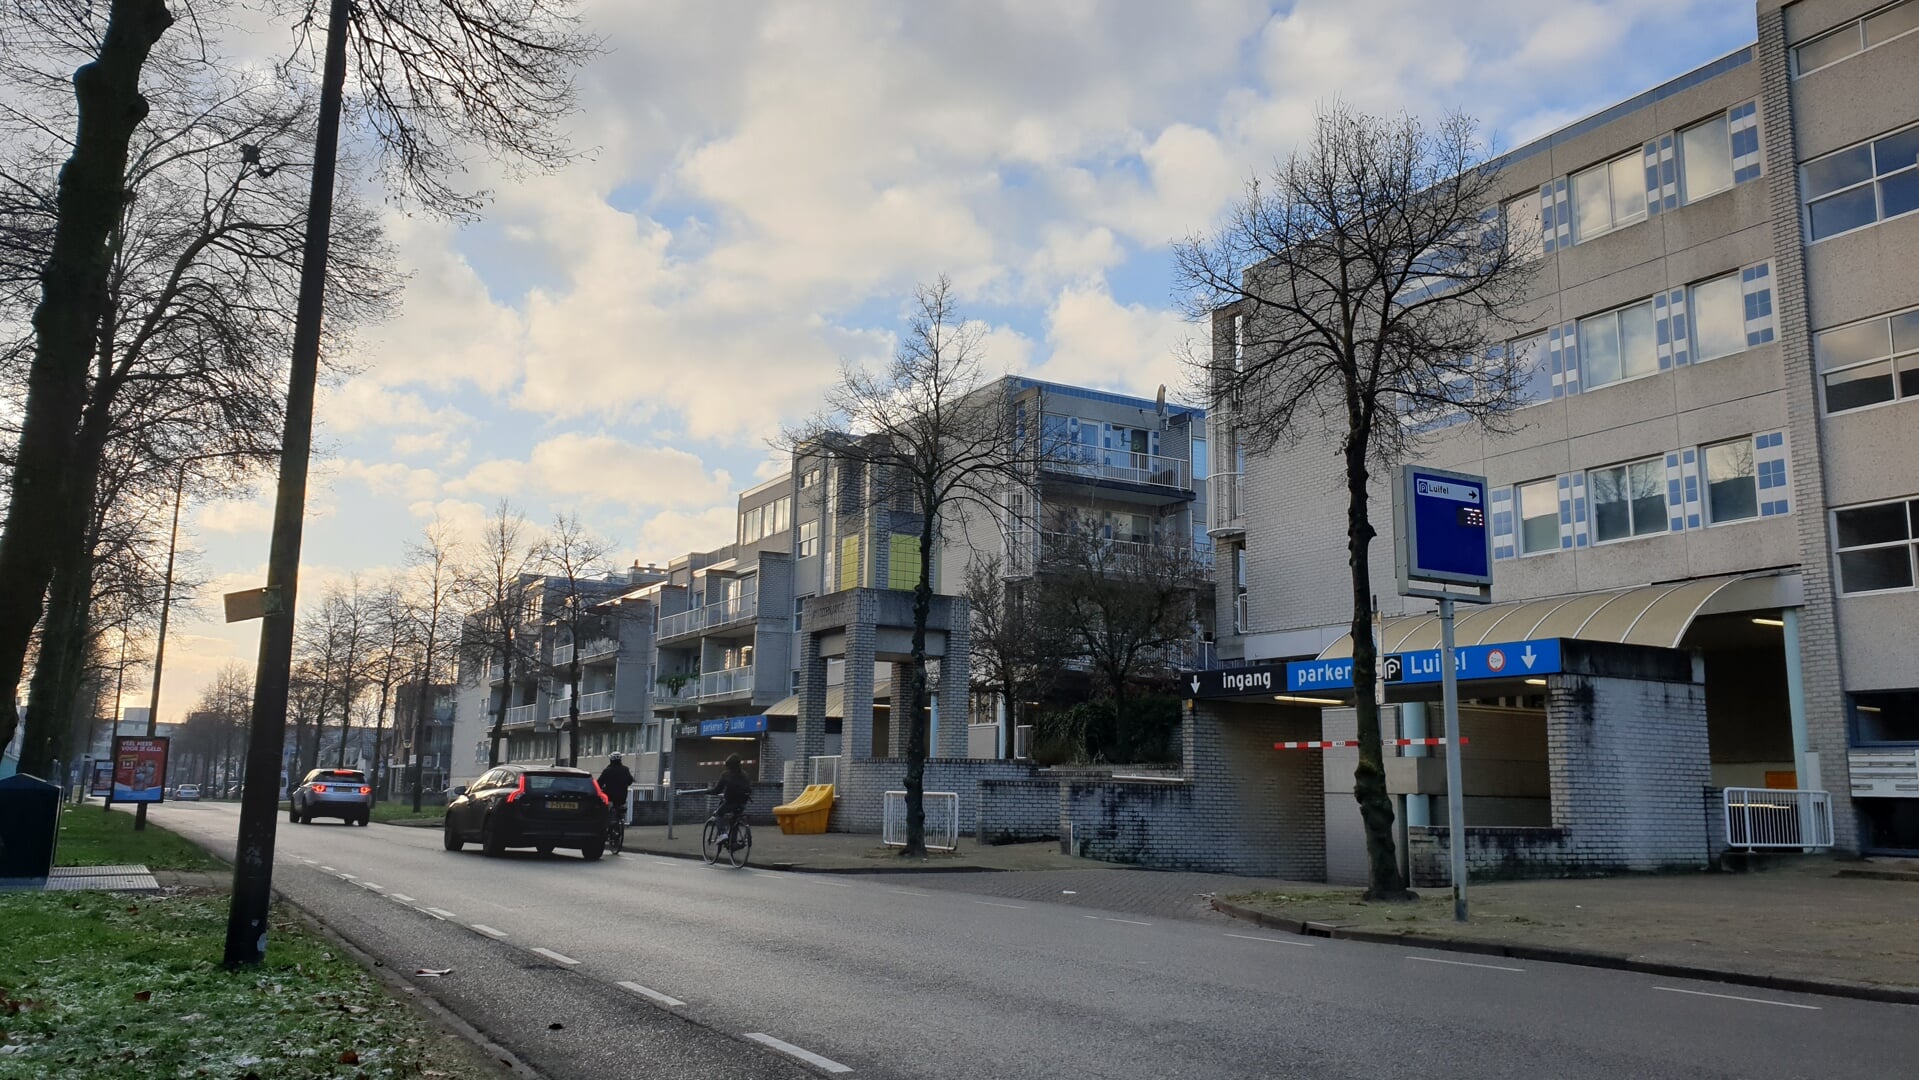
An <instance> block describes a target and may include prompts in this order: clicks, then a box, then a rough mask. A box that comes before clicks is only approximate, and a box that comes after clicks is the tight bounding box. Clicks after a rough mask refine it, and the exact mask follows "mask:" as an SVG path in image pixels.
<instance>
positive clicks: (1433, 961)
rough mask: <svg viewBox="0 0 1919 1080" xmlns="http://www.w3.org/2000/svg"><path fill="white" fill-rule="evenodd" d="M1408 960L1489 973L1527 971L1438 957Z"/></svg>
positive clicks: (1411, 957) (1417, 957)
mask: <svg viewBox="0 0 1919 1080" xmlns="http://www.w3.org/2000/svg"><path fill="white" fill-rule="evenodd" d="M1406 959H1408V960H1417V961H1419V962H1420V963H1422V964H1451V965H1452V966H1453V967H1469V968H1484V969H1485V970H1487V971H1525V970H1526V969H1525V968H1516V967H1503V966H1501V965H1499V964H1473V963H1468V962H1466V961H1464V960H1441V959H1440V958H1439V957H1437V956H1408V957H1407V958H1406Z"/></svg>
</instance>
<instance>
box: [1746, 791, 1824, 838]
mask: <svg viewBox="0 0 1919 1080" xmlns="http://www.w3.org/2000/svg"><path fill="white" fill-rule="evenodd" d="M1725 799H1726V844H1727V845H1728V846H1730V847H1735V848H1829V847H1831V846H1832V796H1831V795H1829V794H1827V793H1826V792H1823V791H1785V790H1773V789H1768V788H1727V789H1726V795H1725Z"/></svg>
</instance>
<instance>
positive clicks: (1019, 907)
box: [973, 900, 1026, 911]
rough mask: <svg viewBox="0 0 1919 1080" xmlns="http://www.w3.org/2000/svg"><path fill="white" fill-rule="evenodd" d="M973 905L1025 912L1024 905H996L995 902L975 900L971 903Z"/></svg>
mask: <svg viewBox="0 0 1919 1080" xmlns="http://www.w3.org/2000/svg"><path fill="white" fill-rule="evenodd" d="M973 903H975V904H984V905H986V906H987V907H1003V908H1012V909H1013V910H1014V911H1025V910H1026V905H1025V904H1002V903H998V902H997V901H993V900H975V901H973Z"/></svg>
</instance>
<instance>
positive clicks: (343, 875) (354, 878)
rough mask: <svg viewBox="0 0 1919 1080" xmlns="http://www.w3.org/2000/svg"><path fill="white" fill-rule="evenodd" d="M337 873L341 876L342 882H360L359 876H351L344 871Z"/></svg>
mask: <svg viewBox="0 0 1919 1080" xmlns="http://www.w3.org/2000/svg"><path fill="white" fill-rule="evenodd" d="M336 872H337V873H338V874H339V875H340V880H341V881H358V880H360V877H359V875H357V874H349V873H347V872H346V871H344V870H341V871H336Z"/></svg>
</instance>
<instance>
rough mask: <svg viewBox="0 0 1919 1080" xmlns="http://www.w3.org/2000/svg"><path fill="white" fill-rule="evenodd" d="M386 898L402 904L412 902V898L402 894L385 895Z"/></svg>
mask: <svg viewBox="0 0 1919 1080" xmlns="http://www.w3.org/2000/svg"><path fill="white" fill-rule="evenodd" d="M387 896H389V897H391V898H393V899H395V900H398V901H399V902H400V903H402V904H411V903H412V902H413V898H412V897H411V896H408V895H407V894H405V893H403V892H396V893H387Z"/></svg>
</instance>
